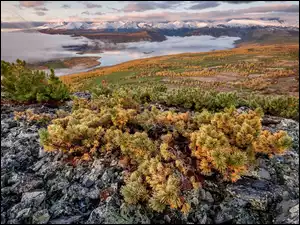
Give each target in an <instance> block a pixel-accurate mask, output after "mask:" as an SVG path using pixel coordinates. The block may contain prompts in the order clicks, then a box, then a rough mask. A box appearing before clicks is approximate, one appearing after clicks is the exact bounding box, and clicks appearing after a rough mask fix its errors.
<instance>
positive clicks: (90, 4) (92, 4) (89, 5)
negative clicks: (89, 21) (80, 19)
mask: <svg viewBox="0 0 300 225" xmlns="http://www.w3.org/2000/svg"><path fill="white" fill-rule="evenodd" d="M77 2H79V3H82V4H84V5H85V7H86V8H88V9H93V8H102V5H99V4H94V3H92V2H88V1H77Z"/></svg>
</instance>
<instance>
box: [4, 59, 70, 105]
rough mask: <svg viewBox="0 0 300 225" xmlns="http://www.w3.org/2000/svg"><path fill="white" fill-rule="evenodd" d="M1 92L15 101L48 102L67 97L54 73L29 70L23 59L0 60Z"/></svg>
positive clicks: (63, 86)
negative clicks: (48, 73)
mask: <svg viewBox="0 0 300 225" xmlns="http://www.w3.org/2000/svg"><path fill="white" fill-rule="evenodd" d="M1 89H2V90H1V92H3V97H4V98H6V99H9V100H13V101H17V102H32V101H33V102H36V101H38V102H48V101H60V100H66V99H68V98H69V92H68V89H67V87H66V86H65V85H64V84H63V83H62V82H61V81H60V80H59V78H58V77H56V76H55V75H54V71H53V70H52V69H51V73H50V75H47V74H46V73H45V72H43V71H38V70H31V69H29V68H27V67H26V63H25V61H21V60H17V61H16V63H9V62H5V61H3V60H2V61H1Z"/></svg>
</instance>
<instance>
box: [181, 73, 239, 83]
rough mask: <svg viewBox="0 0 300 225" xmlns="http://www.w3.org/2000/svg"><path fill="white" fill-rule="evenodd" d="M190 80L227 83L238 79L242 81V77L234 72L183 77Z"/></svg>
mask: <svg viewBox="0 0 300 225" xmlns="http://www.w3.org/2000/svg"><path fill="white" fill-rule="evenodd" d="M185 78H188V79H192V80H199V81H204V82H216V81H222V82H228V81H237V80H239V79H244V77H243V76H240V75H239V74H238V73H234V72H222V73H219V74H217V75H214V76H207V77H185Z"/></svg>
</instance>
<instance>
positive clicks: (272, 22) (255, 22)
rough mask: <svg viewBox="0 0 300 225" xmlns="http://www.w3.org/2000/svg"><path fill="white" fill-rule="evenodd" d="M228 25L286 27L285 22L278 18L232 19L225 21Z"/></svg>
mask: <svg viewBox="0 0 300 225" xmlns="http://www.w3.org/2000/svg"><path fill="white" fill-rule="evenodd" d="M227 24H228V25H229V26H262V27H264V26H273V27H287V26H288V25H287V24H286V23H285V22H281V21H278V20H246V19H234V20H230V21H228V22H227Z"/></svg>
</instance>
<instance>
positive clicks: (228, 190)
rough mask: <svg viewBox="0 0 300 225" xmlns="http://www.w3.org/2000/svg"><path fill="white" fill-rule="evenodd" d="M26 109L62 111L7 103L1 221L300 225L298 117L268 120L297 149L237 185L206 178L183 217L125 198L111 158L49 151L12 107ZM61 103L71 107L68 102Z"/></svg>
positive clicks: (265, 162) (3, 112) (119, 173)
mask: <svg viewBox="0 0 300 225" xmlns="http://www.w3.org/2000/svg"><path fill="white" fill-rule="evenodd" d="M69 103H70V102H69ZM25 108H34V109H35V110H36V111H39V112H47V113H54V112H55V110H56V109H52V108H49V107H46V106H44V107H41V106H32V105H31V106H19V107H11V106H2V108H1V223H8V224H12V223H14V224H15V223H25V224H30V223H31V224H47V223H48V224H78V223H82V224H96V223H122V224H124V223H160V224H161V223H189V224H194V223H196V224H197V223H198V224H212V223H217V224H225V223H233V224H239V223H243V224H253V223H254V224H260V223H275V224H288V223H292V224H297V223H298V224H299V123H298V122H295V121H293V120H290V119H283V118H275V117H267V118H265V119H264V124H265V125H264V126H265V129H270V130H272V131H276V130H280V129H281V130H286V131H287V132H288V133H289V135H290V136H292V138H293V142H294V144H293V147H292V148H291V149H290V150H289V151H287V152H286V153H285V154H284V155H282V156H276V157H273V158H271V159H268V158H265V157H261V158H260V159H259V160H258V165H257V168H254V169H253V170H252V171H251V172H249V174H247V175H246V176H244V177H243V178H242V179H241V180H239V181H238V182H236V183H234V184H230V183H217V182H216V181H213V180H209V179H208V180H205V181H204V183H203V188H202V189H200V190H199V191H197V192H193V193H191V196H190V200H191V202H192V210H191V212H190V213H189V214H188V215H187V216H183V215H182V214H181V213H179V212H177V211H174V210H168V211H167V212H165V213H164V214H159V213H153V212H152V211H150V210H148V209H147V208H145V207H143V206H141V205H136V206H128V205H126V204H124V201H123V198H122V196H121V195H120V192H119V190H120V187H121V185H123V173H122V169H121V168H120V167H119V166H118V161H117V160H116V159H114V157H113V156H107V157H103V158H100V159H97V160H94V161H91V162H84V163H79V164H77V165H74V164H72V162H69V161H66V159H65V158H64V156H63V155H62V154H55V153H45V152H44V151H43V148H42V147H41V146H40V144H39V136H38V129H39V128H40V127H39V126H38V125H37V124H33V125H28V124H25V123H23V122H18V121H14V119H13V111H14V110H24V109H25ZM60 108H63V109H65V110H70V104H69V105H68V104H67V105H65V106H61V107H60Z"/></svg>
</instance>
